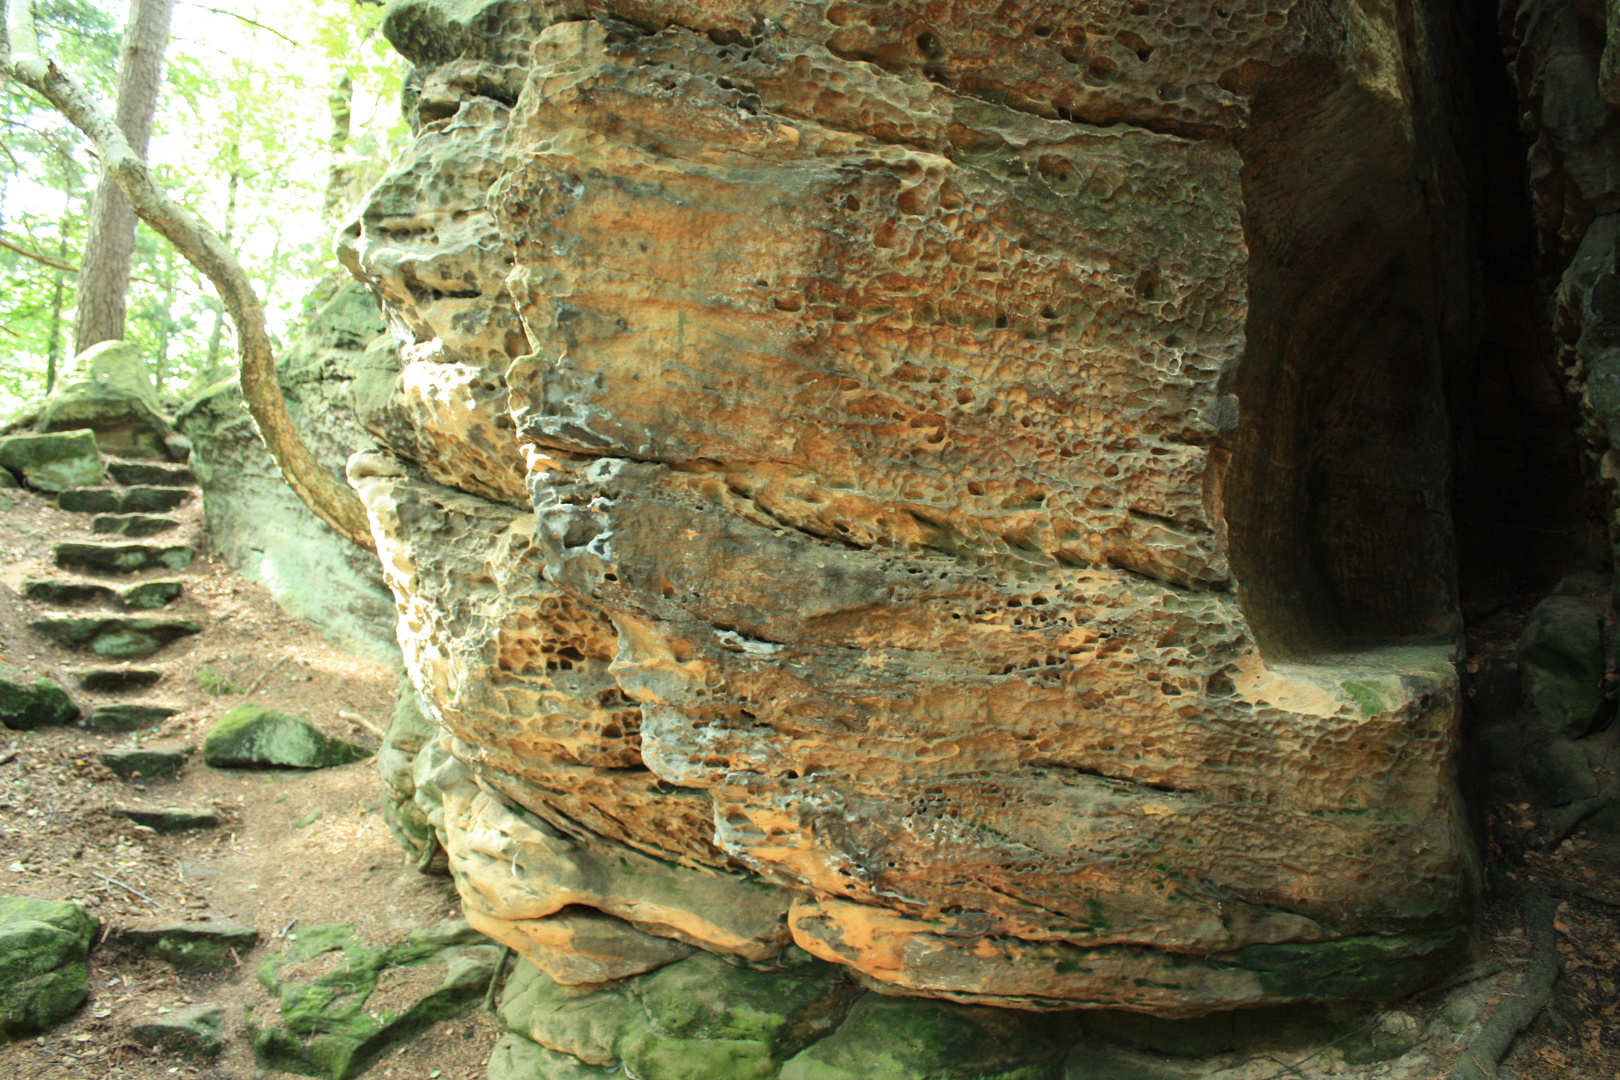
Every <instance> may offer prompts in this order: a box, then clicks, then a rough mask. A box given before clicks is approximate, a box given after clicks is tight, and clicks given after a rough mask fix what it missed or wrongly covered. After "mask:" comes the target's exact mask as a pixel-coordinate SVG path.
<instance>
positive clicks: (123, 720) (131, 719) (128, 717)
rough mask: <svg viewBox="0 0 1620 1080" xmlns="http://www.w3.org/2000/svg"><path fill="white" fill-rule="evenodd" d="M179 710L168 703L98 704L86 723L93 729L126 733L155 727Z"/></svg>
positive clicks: (91, 711)
mask: <svg viewBox="0 0 1620 1080" xmlns="http://www.w3.org/2000/svg"><path fill="white" fill-rule="evenodd" d="M179 711H180V710H179V709H174V708H170V707H169V706H167V705H135V704H116V705H97V706H96V707H95V708H94V709H91V710H90V716H89V718H88V719H87V720H86V721H85V723H86V724H88V725H89V727H90V730H91V731H105V732H111V733H113V734H119V735H126V734H128V733H130V732H132V731H146V730H147V729H148V728H155V727H157V726H158V725H159V724H161V723H163V721H165V720H167V719H168V718H169V717H171V716H173V715H174V714H175V713H177V712H179Z"/></svg>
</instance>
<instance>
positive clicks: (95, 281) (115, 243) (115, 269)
mask: <svg viewBox="0 0 1620 1080" xmlns="http://www.w3.org/2000/svg"><path fill="white" fill-rule="evenodd" d="M17 2H26V0H17ZM173 9H174V0H130V13H129V23H128V25H126V26H125V27H124V42H123V46H122V47H121V48H120V49H119V53H118V105H117V115H116V116H115V118H114V122H115V123H117V125H118V129H119V130H120V131H122V132H123V133H124V138H125V139H126V140H127V141H128V142H129V146H130V149H131V150H133V151H134V152H135V155H136V156H137V157H140V158H142V159H144V158H145V157H146V148H147V145H148V143H150V142H151V138H152V120H153V117H154V115H155V114H156V112H157V99H158V91H159V90H160V89H161V88H162V86H163V52H164V49H165V48H167V47H168V44H169V16H170V13H171V12H172V11H173ZM103 170H104V171H103V172H102V176H101V182H100V183H99V184H98V185H97V186H96V194H95V198H94V200H93V201H92V202H91V204H90V228H89V232H88V234H87V236H86V238H85V247H84V259H83V260H82V261H81V262H80V269H79V288H78V306H77V310H76V311H75V313H74V317H73V352H74V355H78V354H79V353H82V352H83V351H84V350H86V349H88V348H89V347H90V346H92V345H94V344H96V343H97V342H100V341H112V340H115V339H117V338H121V337H123V336H124V321H125V301H126V299H127V297H128V295H129V274H130V263H131V261H132V259H133V257H134V254H135V211H134V210H133V209H132V208H131V207H130V205H129V200H128V199H127V198H125V196H124V193H123V192H122V191H120V190H119V188H118V184H117V183H116V182H115V181H114V180H113V179H112V178H111V177H110V176H109V175H108V174H107V172H106V171H105V163H103Z"/></svg>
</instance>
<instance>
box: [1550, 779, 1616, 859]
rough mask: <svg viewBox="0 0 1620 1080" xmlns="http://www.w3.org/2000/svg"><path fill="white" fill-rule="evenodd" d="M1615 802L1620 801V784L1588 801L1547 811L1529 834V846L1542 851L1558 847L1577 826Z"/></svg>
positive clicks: (1607, 788) (1610, 787)
mask: <svg viewBox="0 0 1620 1080" xmlns="http://www.w3.org/2000/svg"><path fill="white" fill-rule="evenodd" d="M1617 801H1620V784H1617V783H1611V784H1610V785H1609V786H1608V787H1606V788H1604V789H1603V790H1602V791H1600V792H1598V793H1597V794H1596V795H1594V796H1592V797H1591V798H1590V799H1582V800H1581V801H1580V802H1573V803H1570V804H1569V805H1568V806H1560V807H1556V808H1555V809H1552V810H1549V811H1547V813H1546V815H1545V817H1543V819H1542V821H1541V824H1539V825H1537V826H1536V829H1535V831H1534V832H1533V833H1531V834H1530V846H1531V847H1536V848H1541V849H1543V850H1545V849H1547V848H1551V847H1556V846H1558V843H1559V841H1561V840H1563V839H1564V838H1565V837H1566V836H1568V835H1569V834H1570V833H1572V832H1574V831H1575V827H1576V826H1577V825H1579V824H1580V823H1581V822H1583V821H1585V820H1586V819H1587V818H1589V817H1592V816H1593V815H1595V814H1597V813H1599V812H1601V811H1603V810H1607V809H1608V808H1609V807H1611V806H1613V805H1614V804H1615V803H1616V802H1617Z"/></svg>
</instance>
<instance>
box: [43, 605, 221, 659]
mask: <svg viewBox="0 0 1620 1080" xmlns="http://www.w3.org/2000/svg"><path fill="white" fill-rule="evenodd" d="M28 627H29V629H31V630H33V631H34V632H35V633H37V634H42V635H44V636H45V637H48V638H50V639H51V640H52V641H54V642H56V643H57V644H59V645H66V646H68V647H69V648H81V649H89V650H90V651H91V652H93V653H95V654H96V655H97V656H111V657H116V658H118V659H121V660H138V659H140V658H141V657H145V656H151V655H152V654H153V653H155V652H157V651H158V650H159V649H161V648H163V646H165V645H167V644H169V643H170V642H171V641H178V640H179V639H180V638H183V637H187V636H189V635H191V634H196V633H200V632H201V631H202V627H201V626H198V625H197V624H196V623H194V622H191V621H190V620H188V619H149V618H142V617H139V616H134V615H83V616H69V615H48V616H45V617H42V618H38V619H34V620H32V621H30V622H29V624H28Z"/></svg>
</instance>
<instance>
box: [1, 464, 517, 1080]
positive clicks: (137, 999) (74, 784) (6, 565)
mask: <svg viewBox="0 0 1620 1080" xmlns="http://www.w3.org/2000/svg"><path fill="white" fill-rule="evenodd" d="M0 497H3V499H4V501H5V502H6V503H9V504H10V506H9V508H6V509H3V510H0V660H4V661H5V662H7V663H10V664H13V665H16V666H18V667H23V668H26V669H28V670H31V671H35V672H38V673H39V674H42V675H44V676H46V677H48V678H51V679H54V680H55V681H57V682H58V683H60V684H61V685H63V686H65V687H69V689H70V693H72V694H73V695H74V697H75V700H76V702H77V703H78V704H80V705H81V706H84V707H85V708H86V709H88V708H89V707H90V706H92V705H94V704H97V703H100V702H103V701H106V702H111V701H115V700H116V701H122V700H131V699H130V698H129V696H128V695H121V696H117V697H114V696H108V695H96V694H90V693H86V692H83V691H81V690H79V689H77V688H76V687H74V686H73V683H72V681H71V679H70V678H69V672H70V671H72V670H75V669H80V668H85V667H89V666H99V667H117V666H120V665H118V664H105V663H102V664H96V663H94V658H92V657H89V656H87V654H84V653H81V652H75V651H73V650H69V649H65V648H62V647H59V646H57V645H55V644H54V643H52V642H50V641H48V640H46V639H45V638H43V637H41V636H40V635H38V634H36V633H34V632H33V631H31V630H29V628H28V626H27V623H28V620H29V619H31V618H33V617H34V616H35V615H36V614H37V613H38V612H37V609H36V607H35V606H34V605H32V604H29V603H27V602H26V601H24V600H23V598H22V597H21V595H20V594H21V591H22V583H23V581H24V580H27V579H33V578H49V577H60V578H77V577H81V576H82V575H76V574H66V573H64V572H63V571H61V570H58V569H56V568H55V567H54V566H53V565H52V562H51V550H52V546H53V544H55V543H56V542H57V541H59V540H83V539H90V538H91V537H89V536H88V528H89V520H90V519H89V516H88V515H85V514H75V513H68V512H66V511H63V510H59V509H58V508H57V507H56V505H55V502H54V500H52V499H51V498H49V497H46V496H42V495H39V494H35V493H31V492H27V491H21V492H19V491H4V492H0ZM175 516H178V517H179V518H180V519H181V525H180V527H179V529H177V530H173V531H171V532H168V533H164V534H162V535H161V536H159V537H155V538H153V542H157V541H161V542H163V543H186V544H189V545H191V546H193V547H195V548H196V549H197V551H198V557H197V559H196V561H195V562H193V563H192V565H191V566H190V567H188V568H186V569H185V570H181V571H179V572H173V571H162V572H156V571H153V572H146V573H140V574H135V575H130V576H129V578H128V579H126V580H131V581H138V580H141V579H142V578H148V577H166V578H172V577H178V578H181V579H183V580H184V581H185V594H184V595H183V596H182V598H181V599H180V600H179V601H177V602H176V603H175V604H172V605H170V606H169V607H168V608H165V609H164V610H163V612H162V613H161V614H163V615H164V616H169V615H174V616H177V617H181V618H190V619H195V620H196V621H198V622H200V623H201V624H202V625H203V627H204V629H203V632H202V633H200V634H198V635H196V636H193V637H189V638H183V639H181V640H180V641H178V642H175V643H173V644H171V645H169V646H167V647H166V648H164V649H163V650H162V651H161V652H159V653H158V654H157V655H155V656H153V657H152V658H150V659H148V660H142V661H139V662H138V663H136V664H131V665H128V666H138V667H141V668H155V669H159V670H161V671H162V672H163V678H162V680H161V681H160V682H159V683H158V684H157V685H155V686H153V687H152V688H151V689H150V690H148V691H144V692H142V693H141V694H140V695H139V696H138V697H137V698H135V699H134V700H140V701H146V702H151V703H154V704H158V703H161V704H164V705H167V706H170V707H173V708H178V709H179V710H180V711H179V712H178V713H177V714H176V715H174V716H173V717H171V718H170V719H168V720H167V721H165V722H164V723H163V724H162V726H161V727H159V728H156V729H154V730H152V731H150V732H147V733H143V734H142V735H141V736H139V737H138V739H136V740H135V741H138V742H139V743H141V744H149V745H153V746H165V747H180V746H186V747H200V746H201V744H202V739H203V737H204V735H206V733H207V731H208V729H209V727H210V726H211V725H212V724H213V723H214V721H215V720H217V719H218V718H219V717H220V716H221V715H223V714H224V713H225V712H227V711H229V710H230V709H233V708H235V707H236V706H238V705H241V704H243V703H245V702H246V701H248V700H249V699H248V698H247V697H245V696H243V694H242V691H243V690H246V689H248V688H249V687H253V686H254V685H255V684H257V687H256V689H255V690H254V693H253V696H252V698H251V700H252V701H253V702H255V703H258V704H263V705H268V706H270V707H272V708H276V709H281V710H283V711H285V712H290V713H293V714H295V715H297V716H301V717H303V718H304V719H306V720H308V721H309V722H311V723H312V724H314V725H315V726H316V727H319V728H321V729H322V730H323V731H325V732H327V733H328V734H330V735H335V736H339V737H342V738H345V739H349V740H351V741H353V742H357V743H360V744H361V745H364V746H368V747H375V746H376V744H377V741H378V740H377V738H376V737H375V735H374V734H372V733H371V732H370V731H368V730H366V728H365V727H364V726H363V725H361V724H358V723H355V722H353V721H351V720H348V719H346V718H344V717H342V716H340V715H339V714H340V713H348V714H351V715H354V716H360V717H363V718H365V719H366V720H367V721H368V722H369V723H370V724H372V725H373V726H375V727H379V728H380V727H384V726H386V725H387V723H388V720H389V717H390V715H391V714H392V712H393V708H394V694H395V688H396V686H397V681H398V679H397V675H396V673H395V672H394V671H393V670H391V669H390V668H389V667H387V666H386V665H383V664H378V663H373V662H370V661H367V660H361V659H357V658H355V657H353V656H351V655H349V654H346V653H344V652H341V651H339V650H337V649H335V648H333V647H332V646H331V645H328V644H327V643H326V642H325V641H323V640H321V638H320V636H319V635H318V634H317V633H315V631H314V630H312V629H311V628H310V627H309V625H308V624H306V623H304V622H302V621H300V620H297V619H294V618H292V617H291V616H289V615H287V614H286V613H284V612H283V611H282V610H281V609H280V608H279V607H278V606H277V605H276V603H275V601H274V600H273V599H272V598H271V596H270V594H269V593H268V592H267V591H266V590H264V589H263V588H261V587H259V586H258V585H255V584H253V583H251V582H249V581H247V580H246V579H244V578H242V577H241V576H240V575H238V574H237V573H236V572H235V571H234V570H233V569H231V568H230V567H229V566H228V565H226V563H225V562H224V561H223V560H222V559H219V558H217V557H211V556H210V555H209V554H208V544H207V537H206V530H205V527H204V525H203V522H202V511H201V506H200V500H198V499H193V500H192V501H191V502H189V503H188V504H187V505H186V506H184V507H182V508H181V509H180V510H179V511H177V512H176V514H175ZM94 539H118V538H117V537H95V538H94ZM225 690H229V691H234V692H226V693H221V692H218V691H225ZM130 742H131V736H129V735H114V734H101V733H96V732H91V731H88V730H85V729H82V728H77V727H72V728H41V729H38V730H35V731H28V732H19V731H7V730H4V729H0V895H10V896H33V897H40V898H45V899H75V900H78V901H80V902H81V903H83V904H84V905H85V906H86V907H87V908H88V909H89V910H90V911H91V913H92V914H94V915H96V916H97V917H98V918H100V919H101V921H102V930H103V936H104V937H105V936H106V933H107V932H108V931H112V930H116V929H118V928H121V927H123V926H128V925H138V924H142V923H151V922H159V921H174V920H186V921H200V920H226V921H230V922H235V923H240V924H243V925H245V926H249V927H252V928H254V929H256V930H258V931H259V935H260V937H259V945H258V947H257V948H255V949H254V950H253V951H252V952H251V953H246V954H243V955H242V956H241V958H240V961H241V962H240V965H239V966H237V967H233V968H231V969H229V970H226V971H224V972H219V973H214V974H191V973H187V972H184V971H181V970H178V969H175V968H172V967H171V966H170V965H168V964H166V963H163V962H161V961H157V960H151V959H146V958H142V957H140V956H136V955H132V954H130V953H128V952H124V951H121V950H119V949H118V948H116V947H114V946H112V945H111V944H103V945H100V946H98V947H96V948H93V949H92V950H91V953H90V986H91V995H90V1000H89V1001H88V1002H87V1003H86V1004H85V1006H84V1008H83V1009H81V1010H80V1011H79V1013H78V1014H77V1015H76V1016H75V1017H74V1018H73V1019H72V1020H70V1021H68V1022H67V1023H65V1024H63V1025H61V1026H59V1027H56V1028H54V1029H52V1030H51V1031H49V1032H46V1033H45V1034H43V1035H41V1036H38V1037H37V1038H27V1039H24V1040H21V1041H19V1042H15V1043H11V1044H9V1045H0V1077H3V1078H5V1080H86V1078H92V1077H93V1078H96V1080H174V1078H176V1077H187V1078H191V1077H194V1078H198V1080H249V1078H259V1077H265V1078H274V1080H282V1078H284V1077H286V1076H288V1075H289V1074H284V1073H280V1072H264V1071H262V1070H261V1069H260V1068H259V1067H258V1066H257V1064H256V1062H255V1061H254V1059H253V1055H252V1053H251V1050H250V1049H249V1047H248V1044H247V1039H246V1036H245V1034H244V1031H243V1020H242V1018H243V1011H244V1007H245V1006H247V1005H258V1006H260V1008H261V1009H264V1008H268V1009H270V1010H271V1013H272V1014H273V1013H274V1008H275V1006H274V1004H273V1002H272V1001H271V999H270V998H268V997H267V996H266V995H265V994H264V993H263V992H262V991H261V989H260V987H259V983H258V980H257V978H256V977H255V972H256V970H257V968H258V966H259V964H260V963H261V962H262V961H263V960H264V959H265V958H266V957H267V956H270V955H273V954H275V953H277V952H279V951H281V950H282V949H283V948H285V947H286V945H287V944H288V941H287V937H286V928H288V927H289V926H293V927H294V929H293V930H292V931H290V932H291V933H292V934H294V935H296V932H297V931H296V925H295V924H294V920H296V921H297V923H298V924H309V923H316V922H325V921H334V922H344V923H348V924H351V925H352V926H354V928H355V931H356V935H357V937H358V938H359V939H360V940H361V941H362V942H363V943H365V944H367V945H374V946H380V945H386V944H388V943H390V942H394V941H398V940H400V939H402V938H403V937H404V936H405V934H406V933H407V932H408V931H410V930H413V929H415V928H418V927H422V926H427V925H430V924H432V923H435V922H438V921H439V920H441V919H444V918H446V917H448V916H452V915H459V913H460V906H459V903H458V901H457V899H456V895H455V891H454V889H453V888H452V887H451V885H450V883H449V881H448V879H445V878H439V877H427V876H424V875H422V874H420V873H418V872H417V870H416V868H415V867H414V866H413V865H410V864H409V863H408V862H407V861H406V858H405V855H404V853H403V851H402V850H401V849H400V847H399V846H398V845H397V844H396V843H395V841H394V840H393V838H392V837H391V836H390V835H389V832H388V829H387V827H386V826H385V825H384V823H383V820H382V816H381V814H380V812H379V809H380V805H381V799H382V781H381V779H380V778H379V776H378V773H377V767H376V762H375V761H374V760H366V761H361V762H357V763H355V764H352V765H347V766H343V767H340V768H335V769H323V770H316V771H312V772H304V771H300V770H292V769H260V770H245V769H215V768H211V767H209V766H207V765H204V764H203V762H202V759H201V755H200V754H196V755H193V756H192V757H191V759H190V760H189V761H188V762H187V765H186V767H185V769H184V770H183V772H182V773H181V774H180V775H179V776H178V777H177V778H174V779H171V780H157V781H148V782H140V781H136V782H130V781H125V780H120V779H118V778H117V777H115V776H114V775H113V774H112V773H111V772H109V771H108V770H107V768H106V767H105V766H103V765H102V764H100V762H99V761H98V760H97V754H98V753H100V752H101V751H103V750H107V749H109V748H111V747H113V746H122V745H127V744H129V743H130ZM130 805H146V806H164V807H167V806H184V807H191V808H211V809H214V810H216V811H217V812H218V813H219V815H220V818H221V824H220V825H219V826H218V827H217V828H214V829H210V830H202V831H194V832H187V833H180V834H175V835H160V834H158V833H155V832H153V831H152V830H151V829H149V828H146V827H145V826H141V825H136V824H134V823H133V822H131V821H129V820H127V819H125V818H123V817H120V816H118V815H117V814H115V813H113V808H114V807H117V806H130ZM108 878H112V879H115V880H116V881H117V882H119V883H120V885H113V884H110V883H109V882H108V881H107V879H108ZM120 886H122V887H120ZM137 891H138V892H139V893H140V894H144V898H143V897H142V896H140V895H136V892H137ZM278 933H281V936H279V937H278V936H277V935H278ZM205 1002H206V1003H209V1004H216V1005H222V1006H224V1007H225V1009H226V1016H227V1031H226V1039H225V1051H224V1053H223V1054H222V1056H221V1057H220V1058H219V1059H218V1060H217V1061H215V1062H214V1063H212V1064H208V1065H194V1064H188V1063H185V1062H183V1061H180V1060H177V1059H176V1058H174V1057H172V1056H170V1055H166V1054H159V1053H154V1052H151V1051H148V1050H146V1049H144V1048H142V1047H140V1046H139V1045H137V1044H135V1043H133V1042H132V1041H130V1040H129V1038H128V1036H127V1031H128V1029H129V1027H130V1026H131V1024H133V1023H137V1022H140V1021H143V1020H146V1019H149V1018H151V1017H153V1016H155V1015H161V1014H163V1013H166V1012H169V1011H177V1010H180V1009H182V1008H185V1007H186V1006H188V1005H190V1004H193V1003H205ZM261 1015H262V1013H261ZM498 1034H499V1032H498V1031H497V1030H496V1027H495V1023H494V1019H493V1017H492V1016H491V1015H490V1014H489V1013H486V1012H484V1011H483V1010H482V1009H477V1008H475V1009H474V1010H472V1011H470V1012H468V1013H465V1014H464V1015H463V1016H461V1017H460V1018H458V1019H455V1020H451V1021H448V1022H446V1023H443V1024H440V1025H438V1026H437V1027H435V1028H433V1029H431V1030H429V1031H428V1032H426V1033H424V1034H423V1035H421V1036H420V1037H418V1038H417V1039H415V1040H414V1041H411V1042H409V1043H406V1044H405V1045H404V1046H403V1047H402V1048H401V1049H399V1050H397V1051H390V1052H389V1053H388V1054H387V1055H386V1056H385V1057H384V1058H382V1059H381V1060H379V1061H378V1062H377V1063H376V1064H375V1065H373V1066H372V1068H371V1069H370V1071H369V1072H368V1073H367V1075H368V1076H375V1077H389V1078H399V1080H405V1078H410V1080H481V1078H482V1077H483V1076H484V1063H485V1062H486V1061H487V1060H488V1057H489V1052H490V1049H491V1047H493V1045H494V1043H495V1040H496V1038H497V1037H498Z"/></svg>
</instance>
